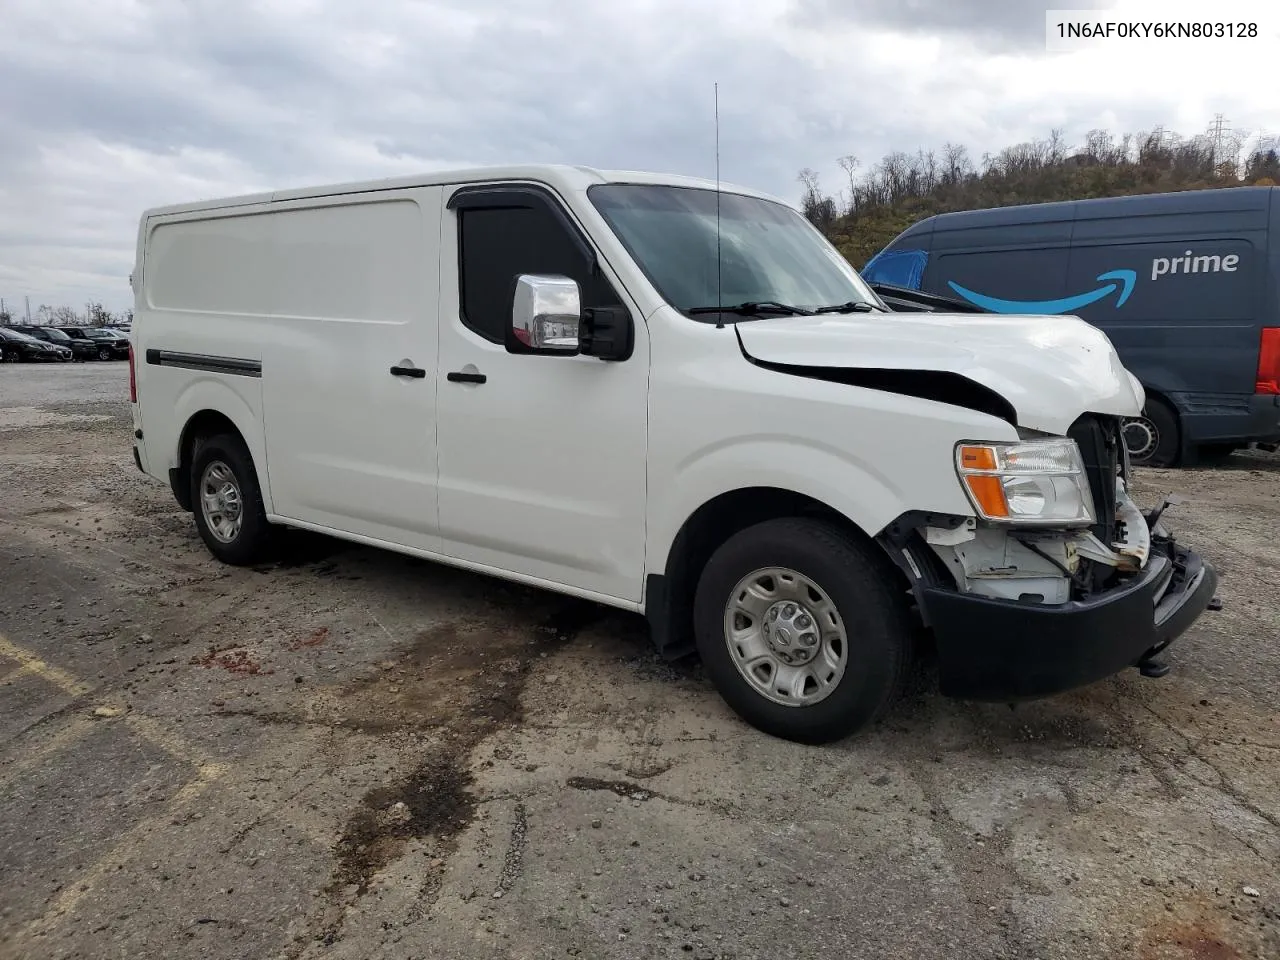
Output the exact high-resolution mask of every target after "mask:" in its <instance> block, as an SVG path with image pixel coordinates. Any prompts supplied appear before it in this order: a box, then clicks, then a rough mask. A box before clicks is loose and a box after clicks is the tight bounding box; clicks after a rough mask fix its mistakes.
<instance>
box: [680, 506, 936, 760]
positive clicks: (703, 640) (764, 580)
mask: <svg viewBox="0 0 1280 960" xmlns="http://www.w3.org/2000/svg"><path fill="white" fill-rule="evenodd" d="M886 566H887V565H886V564H884V563H882V562H879V558H877V557H875V556H874V554H872V553H871V552H870V551H869V550H868V549H866V548H865V547H863V546H862V545H861V544H859V543H858V542H856V541H855V540H853V539H852V538H851V537H849V536H847V535H846V534H844V533H843V532H841V531H840V530H838V529H837V528H835V527H833V526H831V525H829V524H825V523H821V522H818V521H814V520H807V519H800V518H789V519H781V520H769V521H766V522H764V523H760V524H757V525H755V526H753V527H749V528H748V529H746V530H743V531H741V532H740V533H737V534H735V535H734V536H733V537H730V538H729V540H727V541H726V542H725V543H724V544H723V545H722V546H721V547H720V548H719V549H718V550H716V552H715V553H714V554H713V555H712V557H711V559H710V560H709V561H708V563H707V565H706V568H705V569H704V570H703V573H702V576H701V579H700V581H699V583H698V588H697V593H696V596H695V600H694V629H695V637H696V642H697V646H698V653H699V655H700V656H701V658H702V662H703V665H704V667H705V669H706V671H707V673H708V675H709V676H710V677H711V680H712V682H713V683H714V684H715V686H716V689H717V690H718V691H719V692H720V695H721V696H722V697H723V698H724V699H725V702H726V703H728V704H729V706H730V707H731V708H732V709H733V710H734V711H735V712H736V713H737V714H738V715H739V716H740V717H742V718H743V719H744V720H746V721H747V722H748V723H750V724H751V725H752V726H754V727H756V728H757V729H759V730H762V731H764V732H765V733H769V734H772V735H773V736H777V737H781V738H783V739H786V740H793V741H796V742H799V743H811V744H818V743H828V742H830V741H833V740H838V739H841V738H843V737H846V736H848V735H850V734H852V733H855V732H857V731H859V730H861V729H863V728H864V727H866V726H868V725H870V724H871V723H873V722H874V721H875V720H876V719H878V718H879V717H880V715H881V714H882V713H883V712H884V710H885V708H886V707H888V705H889V704H890V702H891V701H892V700H893V699H894V697H895V696H896V695H897V693H898V691H899V690H900V689H901V684H902V681H903V679H904V677H905V676H906V673H907V666H908V663H909V661H910V657H911V647H912V638H913V631H912V627H911V622H910V618H909V613H908V611H907V609H906V605H905V603H904V600H903V595H902V593H901V591H899V590H898V589H897V588H896V584H895V583H894V581H893V574H892V572H891V571H890V570H889V569H887V568H886Z"/></svg>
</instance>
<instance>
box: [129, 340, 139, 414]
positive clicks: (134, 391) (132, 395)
mask: <svg viewBox="0 0 1280 960" xmlns="http://www.w3.org/2000/svg"><path fill="white" fill-rule="evenodd" d="M129 402H130V403H137V402H138V381H137V379H136V378H135V377H134V374H133V344H132V343H131V344H129Z"/></svg>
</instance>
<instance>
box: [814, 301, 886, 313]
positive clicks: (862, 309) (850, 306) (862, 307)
mask: <svg viewBox="0 0 1280 960" xmlns="http://www.w3.org/2000/svg"><path fill="white" fill-rule="evenodd" d="M813 312H814V313H872V312H875V313H880V312H881V311H880V308H879V307H877V306H876V305H875V304H874V303H867V301H865V300H850V301H849V302H848V303H833V304H831V306H829V307H819V308H818V309H817V310H815V311H813Z"/></svg>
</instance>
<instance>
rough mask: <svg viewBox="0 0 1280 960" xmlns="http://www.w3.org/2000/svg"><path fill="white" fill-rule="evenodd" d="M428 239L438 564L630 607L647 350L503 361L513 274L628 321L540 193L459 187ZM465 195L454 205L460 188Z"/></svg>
mask: <svg viewBox="0 0 1280 960" xmlns="http://www.w3.org/2000/svg"><path fill="white" fill-rule="evenodd" d="M453 192H454V194H458V196H455V197H453V199H452V202H449V201H447V202H446V210H445V211H444V223H443V228H442V230H441V257H440V264H441V278H440V280H441V283H440V289H441V299H440V350H439V357H440V366H439V370H440V374H439V377H440V378H439V382H438V384H437V390H438V397H439V401H438V408H439V427H438V448H437V450H438V458H439V460H438V462H439V491H440V492H439V504H440V532H441V537H442V549H443V551H444V553H445V554H446V555H447V556H450V557H453V558H456V559H458V560H461V561H464V562H466V563H469V564H476V565H479V566H482V567H487V568H494V569H496V570H500V571H507V572H509V573H513V574H516V575H518V576H519V577H521V578H530V579H536V580H541V581H551V582H553V583H556V584H563V585H567V586H570V587H573V588H575V589H576V590H578V591H585V592H587V593H590V594H595V595H599V596H601V597H608V598H615V599H621V600H625V601H630V602H633V603H638V602H639V601H640V599H641V593H642V586H643V579H644V545H645V544H644V534H645V490H646V480H645V462H646V460H645V458H646V449H645V448H646V431H647V422H648V417H647V409H646V408H647V396H648V375H649V369H648V367H649V343H648V337H647V331H646V329H645V326H644V324H643V322H636V323H635V324H634V326H635V334H634V336H635V340H634V348H633V351H632V353H631V355H630V356H629V357H628V358H627V359H626V360H620V361H606V360H601V359H597V358H595V357H590V356H583V355H567V356H563V355H562V356H548V355H541V354H528V353H524V354H521V353H509V352H508V351H507V348H506V346H505V343H506V334H507V329H508V327H510V326H511V322H512V307H513V298H514V285H515V279H516V277H517V276H518V275H520V274H544V275H545V274H552V275H560V276H564V277H569V278H571V279H573V280H575V281H577V283H578V285H579V288H580V290H581V305H582V307H584V308H590V307H598V306H614V305H618V304H621V305H624V306H625V307H627V308H628V309H629V310H630V313H631V316H632V317H639V316H640V313H639V311H638V310H637V308H636V306H635V304H634V303H633V302H631V301H630V299H629V298H627V294H626V291H625V290H623V289H622V288H621V285H620V284H618V283H617V282H616V280H615V279H613V277H612V276H611V275H609V274H608V273H607V272H606V271H605V268H604V265H603V264H602V269H601V270H600V271H595V270H593V269H592V263H593V262H594V260H595V254H594V251H593V248H592V247H591V245H590V241H589V240H588V238H587V237H586V236H585V234H584V233H583V232H582V231H581V230H580V228H579V227H578V226H577V224H576V222H575V221H574V220H573V218H572V215H571V214H570V213H569V211H568V210H567V208H565V206H564V205H563V204H562V202H561V201H560V199H559V198H558V197H555V196H554V195H553V194H551V193H550V191H547V190H543V189H541V188H532V187H526V186H523V185H522V186H520V187H515V186H514V185H508V186H506V187H505V188H504V187H499V186H498V185H492V186H485V187H479V188H477V187H463V188H458V189H456V190H455V191H453ZM464 194H465V202H464V196H463V195H464Z"/></svg>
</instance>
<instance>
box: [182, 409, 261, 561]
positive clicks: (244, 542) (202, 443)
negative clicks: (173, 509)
mask: <svg viewBox="0 0 1280 960" xmlns="http://www.w3.org/2000/svg"><path fill="white" fill-rule="evenodd" d="M189 482H190V484H191V512H192V513H193V514H194V515H195V519H196V529H197V530H199V531H200V538H201V539H202V540H204V542H205V546H206V547H208V548H209V552H210V553H212V554H213V555H214V556H215V557H217V558H218V559H219V560H221V561H222V562H223V563H228V564H231V565H233V566H248V565H250V564H254V563H259V562H261V561H263V560H265V559H267V558H268V557H269V556H270V554H271V550H272V548H273V547H274V545H275V540H276V537H275V533H276V530H275V528H274V527H273V526H272V525H271V524H270V523H268V522H267V515H266V511H265V510H264V509H263V506H262V490H261V488H260V487H259V486H258V474H257V471H255V470H254V468H253V460H252V458H251V457H250V456H249V450H248V448H247V447H246V446H245V444H244V441H243V440H241V439H240V437H238V436H236V435H234V434H226V433H223V434H218V435H217V436H213V437H209V438H204V439H201V440H197V441H196V448H195V451H194V453H193V455H192V457H191V474H190V477H189ZM205 486H208V488H209V490H210V492H216V493H217V494H218V495H219V496H221V498H222V503H221V506H222V507H223V509H222V510H215V509H211V508H210V507H209V506H207V505H206V501H205V499H204V497H203V495H202V492H203V491H202V487H205ZM228 487H230V490H228ZM236 502H238V505H239V510H238V513H237V512H236V510H235V509H234V504H235V503H236Z"/></svg>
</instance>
